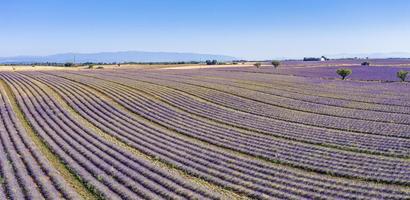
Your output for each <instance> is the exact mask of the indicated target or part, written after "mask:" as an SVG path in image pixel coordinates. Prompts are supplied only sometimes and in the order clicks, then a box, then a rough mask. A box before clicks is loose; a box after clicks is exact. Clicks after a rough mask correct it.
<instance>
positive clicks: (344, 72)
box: [336, 69, 352, 80]
mask: <svg viewBox="0 0 410 200" xmlns="http://www.w3.org/2000/svg"><path fill="white" fill-rule="evenodd" d="M336 73H337V74H339V76H341V77H342V80H345V78H346V77H347V76H349V75H350V74H352V70H351V69H338V70H336Z"/></svg>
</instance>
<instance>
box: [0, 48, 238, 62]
mask: <svg viewBox="0 0 410 200" xmlns="http://www.w3.org/2000/svg"><path fill="white" fill-rule="evenodd" d="M74 60H75V62H76V63H85V62H95V63H98V62H104V63H113V62H117V63H118V62H180V61H205V60H218V61H232V60H236V58H235V57H232V56H225V55H213V54H197V53H174V52H144V51H121V52H101V53H64V54H55V55H48V56H15V57H0V63H3V64H24V63H36V62H37V63H44V62H56V63H66V62H74Z"/></svg>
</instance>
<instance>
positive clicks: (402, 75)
mask: <svg viewBox="0 0 410 200" xmlns="http://www.w3.org/2000/svg"><path fill="white" fill-rule="evenodd" d="M408 73H409V72H408V71H404V70H400V71H398V72H397V78H399V79H400V80H401V81H402V82H404V81H405V80H406V77H407V74H408Z"/></svg>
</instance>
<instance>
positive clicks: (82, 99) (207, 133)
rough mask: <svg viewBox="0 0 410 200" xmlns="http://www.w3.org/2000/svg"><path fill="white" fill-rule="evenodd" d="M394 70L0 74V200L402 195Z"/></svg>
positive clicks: (409, 117) (406, 157)
mask: <svg viewBox="0 0 410 200" xmlns="http://www.w3.org/2000/svg"><path fill="white" fill-rule="evenodd" d="M339 68H350V69H352V74H351V75H350V76H348V77H347V80H341V79H340V77H339V76H338V75H337V74H336V70H337V69H339ZM399 70H407V71H410V60H405V59H385V60H372V61H371V65H370V66H362V65H361V61H354V60H345V61H343V60H336V61H325V62H301V61H285V62H282V63H281V65H280V66H279V67H278V68H277V69H274V68H273V67H272V66H271V65H267V64H263V65H262V66H261V67H259V68H256V67H255V66H253V65H252V64H249V65H238V66H233V65H232V66H207V67H206V66H194V67H189V66H181V67H180V68H179V69H178V67H175V68H170V67H156V68H155V69H150V68H148V67H139V68H133V67H115V66H112V67H107V68H104V69H75V70H70V69H59V70H53V69H37V70H3V71H0V119H1V120H0V181H1V182H0V183H1V185H0V186H1V187H0V199H13V200H14V199H226V200H230V199H410V101H409V100H410V84H409V83H408V82H400V81H399V80H398V79H397V77H396V73H397V71H399Z"/></svg>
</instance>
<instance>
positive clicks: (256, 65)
mask: <svg viewBox="0 0 410 200" xmlns="http://www.w3.org/2000/svg"><path fill="white" fill-rule="evenodd" d="M253 65H254V66H255V67H256V68H259V67H261V65H262V64H261V63H255V64H253Z"/></svg>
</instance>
